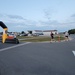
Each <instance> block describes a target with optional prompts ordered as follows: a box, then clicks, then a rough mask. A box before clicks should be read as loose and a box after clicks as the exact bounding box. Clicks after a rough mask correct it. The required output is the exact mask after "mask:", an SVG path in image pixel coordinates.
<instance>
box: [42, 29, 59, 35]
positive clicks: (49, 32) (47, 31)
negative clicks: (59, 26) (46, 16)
mask: <svg viewBox="0 0 75 75" xmlns="http://www.w3.org/2000/svg"><path fill="white" fill-rule="evenodd" d="M51 32H52V33H53V34H58V32H57V30H44V31H43V34H44V35H45V36H50V34H51Z"/></svg>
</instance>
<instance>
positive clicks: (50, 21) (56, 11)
mask: <svg viewBox="0 0 75 75" xmlns="http://www.w3.org/2000/svg"><path fill="white" fill-rule="evenodd" d="M0 21H3V22H4V23H5V24H6V25H7V27H8V31H26V30H53V29H56V30H58V31H66V30H69V29H73V28H75V0H0ZM0 31H2V28H0Z"/></svg>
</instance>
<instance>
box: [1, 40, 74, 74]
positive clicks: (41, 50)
mask: <svg viewBox="0 0 75 75" xmlns="http://www.w3.org/2000/svg"><path fill="white" fill-rule="evenodd" d="M0 50H1V51H0V75H75V56H74V54H73V52H72V51H75V40H74V39H73V40H72V41H66V42H56V43H21V44H18V45H16V44H1V43H0Z"/></svg>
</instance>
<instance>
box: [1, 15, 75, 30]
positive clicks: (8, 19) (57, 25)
mask: <svg viewBox="0 0 75 75" xmlns="http://www.w3.org/2000/svg"><path fill="white" fill-rule="evenodd" d="M0 20H1V21H3V22H4V23H5V24H6V25H7V27H8V29H9V31H22V30H35V29H41V30H43V29H44V30H45V29H46V30H47V29H50V30H52V29H57V30H59V31H64V30H68V29H72V28H75V14H73V15H71V16H70V17H69V18H68V19H67V20H66V21H65V22H63V23H61V22H58V21H57V20H50V19H49V20H44V21H42V20H40V21H37V22H36V21H31V20H28V19H25V18H23V17H22V16H18V15H7V14H0Z"/></svg>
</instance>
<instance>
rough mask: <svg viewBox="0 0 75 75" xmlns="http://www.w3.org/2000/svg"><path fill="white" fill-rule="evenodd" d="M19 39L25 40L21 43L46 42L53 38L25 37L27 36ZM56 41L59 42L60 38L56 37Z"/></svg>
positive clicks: (61, 38)
mask: <svg viewBox="0 0 75 75" xmlns="http://www.w3.org/2000/svg"><path fill="white" fill-rule="evenodd" d="M18 38H19V39H23V40H21V42H44V41H50V40H51V38H50V37H45V36H43V37H40V36H38V37H25V36H22V37H18ZM64 39H65V38H64V37H62V36H61V37H60V40H64ZM54 40H56V41H58V40H59V38H58V37H55V38H54Z"/></svg>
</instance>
